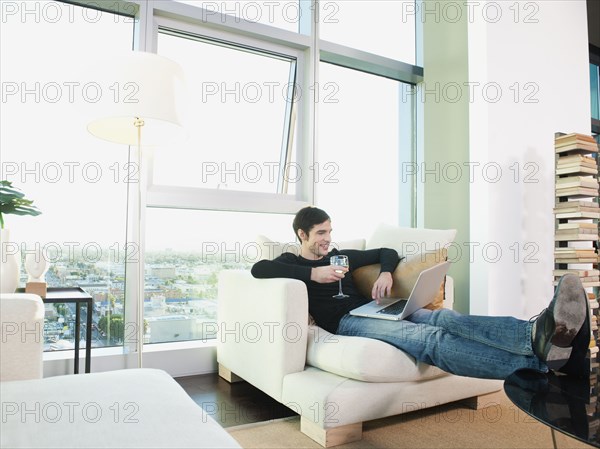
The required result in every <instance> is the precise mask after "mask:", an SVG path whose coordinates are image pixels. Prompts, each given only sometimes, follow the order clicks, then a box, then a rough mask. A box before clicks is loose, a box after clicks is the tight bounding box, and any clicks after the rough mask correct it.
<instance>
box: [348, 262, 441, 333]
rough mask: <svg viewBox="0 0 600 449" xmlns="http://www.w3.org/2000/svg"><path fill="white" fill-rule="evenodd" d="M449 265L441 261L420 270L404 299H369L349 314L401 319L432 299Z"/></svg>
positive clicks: (383, 318)
mask: <svg viewBox="0 0 600 449" xmlns="http://www.w3.org/2000/svg"><path fill="white" fill-rule="evenodd" d="M449 267H450V262H442V263H440V264H437V265H435V266H433V267H431V268H427V269H426V270H423V271H421V273H420V274H419V277H418V279H417V282H415V285H414V287H413V289H412V292H410V296H409V297H408V298H406V299H404V298H394V299H389V298H388V299H384V300H382V301H380V303H379V304H377V302H375V301H371V302H370V303H368V304H365V305H364V306H360V307H357V308H356V309H353V310H351V311H350V315H356V316H365V317H368V318H378V319H382V320H396V321H398V320H403V319H404V318H406V317H407V316H409V315H412V314H413V313H414V312H415V311H417V310H419V309H422V308H423V307H425V306H426V305H427V304H429V303H431V302H432V301H433V300H434V298H435V295H436V293H437V292H438V291H439V290H440V284H441V283H442V281H443V280H444V276H446V273H447V272H448V268H449Z"/></svg>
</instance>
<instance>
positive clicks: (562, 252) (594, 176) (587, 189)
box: [553, 133, 600, 375]
mask: <svg viewBox="0 0 600 449" xmlns="http://www.w3.org/2000/svg"><path fill="white" fill-rule="evenodd" d="M554 150H555V153H556V179H555V180H556V191H555V198H556V201H555V207H554V216H555V219H556V227H555V232H554V241H555V248H554V261H555V269H554V273H553V274H554V285H557V284H558V280H559V279H560V277H561V276H563V275H564V274H566V273H573V274H576V275H577V276H579V279H580V280H581V282H582V284H583V286H584V287H585V288H586V289H587V290H588V298H589V304H590V310H591V312H592V335H590V346H589V348H590V349H589V354H588V356H589V365H590V370H591V371H590V375H597V371H598V344H597V341H598V340H597V339H598V310H599V308H598V301H597V299H596V294H595V293H593V292H591V291H590V290H592V289H594V288H598V287H600V267H599V262H600V259H599V255H598V251H597V246H598V241H599V240H600V237H599V229H598V221H599V220H600V207H599V205H598V197H599V187H600V185H599V183H598V163H597V159H596V158H597V154H598V144H597V143H596V141H595V140H594V138H593V137H591V136H587V135H584V134H575V133H574V134H557V135H556V136H555V140H554Z"/></svg>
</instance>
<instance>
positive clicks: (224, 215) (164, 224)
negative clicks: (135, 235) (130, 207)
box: [144, 208, 294, 343]
mask: <svg viewBox="0 0 600 449" xmlns="http://www.w3.org/2000/svg"><path fill="white" fill-rule="evenodd" d="M146 222H147V224H146V259H145V260H146V264H145V266H146V268H145V273H146V292H145V298H144V299H145V301H144V316H145V321H146V324H147V326H146V328H147V337H146V341H147V342H149V343H164V342H169V341H183V340H193V339H204V338H207V337H206V336H205V332H204V331H205V330H207V329H208V330H209V331H210V332H212V329H214V327H207V326H206V324H207V323H216V322H217V293H218V292H217V280H218V275H219V272H220V271H221V270H223V269H250V267H251V266H252V264H253V263H255V262H257V261H258V260H260V259H262V258H265V257H268V256H269V254H267V253H265V251H268V250H269V247H268V246H267V247H265V246H263V245H261V244H260V241H259V240H258V239H257V237H258V236H259V235H260V236H265V237H267V238H269V239H270V240H274V241H277V242H281V243H286V244H287V243H293V242H294V235H293V232H292V227H291V222H292V217H291V216H290V215H285V214H282V215H275V214H252V213H242V212H218V211H195V210H173V209H157V208H149V209H148V210H147V213H146ZM239 223H243V226H239V225H238V224H239ZM210 338H212V333H211V335H210Z"/></svg>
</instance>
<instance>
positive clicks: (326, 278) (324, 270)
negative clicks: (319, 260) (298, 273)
mask: <svg viewBox="0 0 600 449" xmlns="http://www.w3.org/2000/svg"><path fill="white" fill-rule="evenodd" d="M338 271H341V273H338ZM347 272H348V268H346V267H342V266H339V265H326V266H324V267H315V268H313V269H311V271H310V280H311V281H315V282H318V283H320V284H327V283H330V282H337V281H338V280H340V279H342V278H343V277H344V273H347Z"/></svg>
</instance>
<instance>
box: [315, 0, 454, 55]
mask: <svg viewBox="0 0 600 449" xmlns="http://www.w3.org/2000/svg"><path fill="white" fill-rule="evenodd" d="M435 7H437V8H438V9H439V5H434V6H433V8H435ZM445 9H446V8H444V10H445ZM449 9H450V10H451V12H452V13H455V10H456V7H455V6H454V7H452V8H449ZM320 12H321V15H320V18H319V19H320V20H319V23H320V25H321V27H320V37H321V39H323V40H326V41H331V42H334V43H336V44H342V45H345V46H348V47H352V48H356V49H358V50H363V51H367V52H370V53H374V54H377V55H381V56H385V57H387V58H392V59H396V60H400V61H403V62H406V63H408V64H414V63H415V51H416V48H415V47H416V39H415V18H417V19H418V20H421V17H422V15H423V14H427V11H426V7H425V2H423V3H421V2H419V3H418V5H416V4H415V1H414V0H400V1H389V0H352V1H329V0H322V1H321V2H320ZM432 12H433V13H434V14H435V11H430V14H431V13H432ZM437 14H438V15H439V14H440V12H439V11H437ZM449 14H450V13H449Z"/></svg>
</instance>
